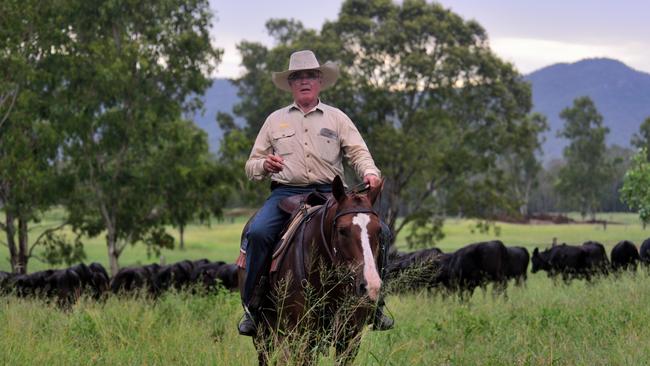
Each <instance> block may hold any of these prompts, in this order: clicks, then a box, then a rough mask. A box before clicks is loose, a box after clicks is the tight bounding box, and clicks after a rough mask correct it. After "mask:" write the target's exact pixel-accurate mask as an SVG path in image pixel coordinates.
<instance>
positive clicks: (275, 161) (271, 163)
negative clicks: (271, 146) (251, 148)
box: [262, 154, 284, 173]
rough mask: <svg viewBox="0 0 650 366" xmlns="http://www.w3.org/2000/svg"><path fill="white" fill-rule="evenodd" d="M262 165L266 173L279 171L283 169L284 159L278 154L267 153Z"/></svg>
mask: <svg viewBox="0 0 650 366" xmlns="http://www.w3.org/2000/svg"><path fill="white" fill-rule="evenodd" d="M262 166H263V167H264V171H266V172H267V173H277V172H281V171H282V169H284V159H282V157H281V156H279V155H273V154H268V155H267V156H266V159H264V164H263V165H262Z"/></svg>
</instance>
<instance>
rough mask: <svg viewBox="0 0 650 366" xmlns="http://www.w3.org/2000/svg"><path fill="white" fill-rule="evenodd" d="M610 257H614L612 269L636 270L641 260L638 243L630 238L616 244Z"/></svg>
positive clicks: (619, 270) (618, 270)
mask: <svg viewBox="0 0 650 366" xmlns="http://www.w3.org/2000/svg"><path fill="white" fill-rule="evenodd" d="M610 257H611V258H612V270H613V271H615V272H621V271H636V268H637V265H638V263H639V260H641V257H640V256H639V251H638V250H637V249H636V245H634V243H632V242H631V241H628V240H623V241H621V242H619V243H618V244H616V245H615V246H614V248H612V253H611V255H610Z"/></svg>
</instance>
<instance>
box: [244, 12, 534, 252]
mask: <svg viewBox="0 0 650 366" xmlns="http://www.w3.org/2000/svg"><path fill="white" fill-rule="evenodd" d="M267 29H268V30H269V33H270V34H271V35H274V36H275V38H276V42H277V43H276V45H275V46H274V47H273V48H271V49H267V48H266V47H264V46H262V45H260V44H253V43H241V44H240V45H239V48H240V52H241V53H242V57H243V65H244V67H245V68H246V70H247V72H246V74H245V75H244V76H243V77H242V78H240V79H238V80H236V84H237V85H238V86H239V89H240V97H242V102H241V104H240V105H239V106H238V108H237V109H235V113H236V114H238V115H239V116H241V117H243V118H244V119H245V121H246V122H247V124H248V126H247V127H246V128H244V129H243V131H244V132H245V134H246V135H247V136H254V135H255V134H256V133H257V131H258V130H259V126H260V124H261V123H262V122H263V121H264V119H265V118H266V116H267V115H268V114H269V113H271V112H272V111H273V110H274V109H277V108H278V107H280V106H282V105H287V104H289V102H290V95H288V94H282V93H278V92H277V91H275V90H274V87H273V84H272V83H271V81H270V74H271V71H278V70H282V69H285V68H286V60H288V58H289V55H290V54H291V52H293V51H295V50H298V49H306V48H309V49H312V50H314V51H315V53H316V54H317V55H318V57H319V58H320V59H321V61H325V60H336V61H339V63H340V65H341V68H342V70H341V74H342V76H341V78H340V79H339V82H337V84H336V85H335V86H334V87H333V88H331V89H330V90H327V91H326V92H324V93H323V94H322V100H324V101H325V102H328V103H331V104H333V105H335V106H337V107H338V108H340V109H342V110H343V111H344V112H346V113H347V114H348V115H349V116H350V117H351V119H352V120H353V121H354V122H355V124H356V126H357V127H358V128H359V130H360V131H361V133H362V135H363V136H364V139H365V140H366V143H367V144H368V146H369V148H370V150H371V152H372V154H373V157H374V158H375V161H376V163H377V165H378V166H379V168H380V169H381V170H382V174H383V175H384V177H386V178H387V182H386V184H385V186H384V193H383V199H384V202H383V205H382V207H384V208H385V216H386V217H385V219H386V221H387V223H388V225H389V226H390V227H391V229H393V231H394V232H395V233H398V232H400V231H401V230H402V229H403V228H406V227H410V228H411V232H410V235H409V242H410V243H411V245H413V246H425V245H430V244H431V243H432V242H434V241H435V240H436V239H438V238H440V237H441V235H442V233H441V231H440V228H441V225H442V222H443V218H444V216H445V215H446V214H449V213H462V214H463V215H466V216H470V217H479V218H490V217H493V216H494V214H495V213H496V212H497V211H499V210H512V209H516V207H517V205H518V204H517V202H516V200H515V199H513V198H512V197H511V195H510V194H509V193H506V192H508V190H507V187H508V186H509V184H508V182H507V179H506V174H504V171H503V167H502V166H499V164H498V162H499V157H502V156H504V154H507V153H508V148H507V143H511V142H512V141H513V139H515V140H516V139H518V137H516V136H519V137H520V138H525V139H528V134H529V133H532V129H530V128H529V126H528V125H527V124H526V123H525V121H526V120H527V117H526V116H527V115H528V113H529V111H530V108H531V100H530V88H529V86H528V85H527V84H526V83H525V82H524V81H523V78H522V77H521V75H520V74H519V73H517V71H516V70H515V69H514V68H513V66H512V65H511V64H508V63H505V62H503V61H501V60H500V59H499V58H498V57H496V56H495V55H494V54H493V53H492V52H491V51H490V49H489V46H488V39H487V35H486V34H485V31H484V30H483V28H481V26H480V25H479V24H477V23H476V22H474V21H465V20H463V19H462V18H460V17H459V16H458V15H456V14H454V13H452V12H451V11H449V10H447V9H444V8H443V7H442V6H441V5H439V4H428V3H426V2H425V1H404V2H403V3H402V4H401V5H400V4H394V3H393V2H391V1H388V0H373V1H359V0H348V1H346V2H344V3H343V5H342V8H341V11H340V13H339V18H338V19H337V20H335V21H333V22H327V23H326V24H324V25H323V28H322V29H321V31H320V33H317V32H315V31H313V30H306V29H304V28H303V27H302V25H301V24H299V23H298V22H296V21H291V20H284V21H280V20H274V21H270V22H268V23H267ZM526 131H528V132H526ZM524 135H525V136H524ZM248 150H249V151H250V145H249V146H248ZM398 217H403V220H400V221H399V222H398V221H397V218H398Z"/></svg>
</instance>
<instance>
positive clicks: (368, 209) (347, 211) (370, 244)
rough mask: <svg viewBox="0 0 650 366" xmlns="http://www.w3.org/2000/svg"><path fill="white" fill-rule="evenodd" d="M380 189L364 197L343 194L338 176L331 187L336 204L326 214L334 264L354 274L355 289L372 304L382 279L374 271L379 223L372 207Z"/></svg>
mask: <svg viewBox="0 0 650 366" xmlns="http://www.w3.org/2000/svg"><path fill="white" fill-rule="evenodd" d="M380 190H381V187H378V188H377V189H375V190H372V191H369V192H367V193H366V194H361V193H346V191H345V187H344V186H343V182H342V181H341V179H340V178H339V177H338V176H337V177H336V178H335V179H334V181H333V183H332V196H333V197H334V200H335V201H336V203H335V204H333V205H332V208H331V209H330V210H329V212H328V214H327V221H328V222H329V223H330V224H331V228H332V230H331V234H330V240H329V246H330V248H331V255H332V257H333V258H332V259H333V262H334V263H333V264H334V265H335V266H347V267H348V268H349V269H351V270H352V271H353V273H354V289H355V292H356V294H357V295H359V296H368V297H369V298H370V299H371V300H372V301H376V300H377V299H378V297H379V290H380V288H381V278H380V277H379V272H378V270H377V257H378V253H379V247H380V243H379V237H380V233H381V223H380V221H379V216H378V215H377V213H376V212H375V211H374V210H373V208H372V205H373V203H374V201H375V200H376V199H377V196H378V193H379V191H380Z"/></svg>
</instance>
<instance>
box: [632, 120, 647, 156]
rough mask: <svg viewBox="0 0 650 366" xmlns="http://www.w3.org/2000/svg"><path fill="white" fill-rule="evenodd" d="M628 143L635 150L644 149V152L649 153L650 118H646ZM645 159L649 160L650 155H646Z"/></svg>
mask: <svg viewBox="0 0 650 366" xmlns="http://www.w3.org/2000/svg"><path fill="white" fill-rule="evenodd" d="M630 142H631V144H632V146H634V147H636V148H637V149H642V148H645V151H646V152H648V151H650V117H648V118H646V119H645V120H644V121H643V123H641V126H639V132H637V133H635V134H634V135H633V136H632V140H631V141H630ZM649 154H650V153H649ZM647 158H648V159H650V155H648V156H647Z"/></svg>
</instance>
